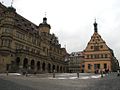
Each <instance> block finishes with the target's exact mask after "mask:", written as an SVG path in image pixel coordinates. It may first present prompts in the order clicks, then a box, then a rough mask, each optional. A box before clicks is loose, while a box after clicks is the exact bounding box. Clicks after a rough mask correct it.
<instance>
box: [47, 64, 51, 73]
mask: <svg viewBox="0 0 120 90" xmlns="http://www.w3.org/2000/svg"><path fill="white" fill-rule="evenodd" d="M48 72H49V73H50V72H51V64H50V63H48Z"/></svg>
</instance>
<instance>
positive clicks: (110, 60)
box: [80, 21, 119, 73]
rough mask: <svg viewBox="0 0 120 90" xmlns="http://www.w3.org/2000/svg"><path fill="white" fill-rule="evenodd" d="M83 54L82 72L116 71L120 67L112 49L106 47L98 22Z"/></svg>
mask: <svg viewBox="0 0 120 90" xmlns="http://www.w3.org/2000/svg"><path fill="white" fill-rule="evenodd" d="M83 53H84V62H83V63H81V64H80V65H81V70H82V72H90V73H91V72H92V73H93V72H100V71H105V70H108V71H116V70H117V68H118V67H119V63H118V60H117V59H116V58H115V56H114V53H113V51H112V49H110V48H109V47H108V46H107V45H106V42H105V41H104V40H103V39H102V37H101V36H100V35H99V33H98V28H97V23H96V21H95V23H94V33H93V35H92V36H91V39H90V41H89V42H88V44H87V47H86V48H85V50H84V51H83Z"/></svg>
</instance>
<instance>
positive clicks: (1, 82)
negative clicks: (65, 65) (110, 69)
mask: <svg viewBox="0 0 120 90" xmlns="http://www.w3.org/2000/svg"><path fill="white" fill-rule="evenodd" d="M75 75H76V74H75V73H74V74H57V75H56V78H52V74H41V75H36V76H34V75H31V76H28V77H25V76H15V75H8V76H6V75H0V90H120V77H117V74H116V73H111V74H109V75H105V76H104V77H103V78H101V77H97V75H94V74H80V77H79V78H77V77H76V78H75ZM92 76H93V77H92ZM95 76H96V77H97V78H94V77H95ZM98 76H99V75H98ZM62 77H63V78H62ZM68 77H69V78H68ZM73 77H74V78H73ZM81 77H88V78H81ZM90 77H91V78H90Z"/></svg>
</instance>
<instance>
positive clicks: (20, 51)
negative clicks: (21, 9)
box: [0, 3, 67, 73]
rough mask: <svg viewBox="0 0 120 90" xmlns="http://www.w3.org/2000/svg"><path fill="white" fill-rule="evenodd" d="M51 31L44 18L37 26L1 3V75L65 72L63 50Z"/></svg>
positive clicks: (64, 51) (64, 50)
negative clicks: (2, 73)
mask: <svg viewBox="0 0 120 90" xmlns="http://www.w3.org/2000/svg"><path fill="white" fill-rule="evenodd" d="M50 29H51V26H50V25H49V24H47V18H46V17H44V18H43V22H42V23H40V24H39V26H37V25H35V24H34V23H32V22H30V21H29V20H27V19H25V18H24V17H22V16H21V15H19V14H17V12H16V10H15V9H14V8H13V7H5V6H4V5H2V4H1V3H0V72H5V71H9V72H19V71H28V72H30V73H33V72H37V73H46V72H53V70H55V71H56V72H66V63H65V61H64V59H65V55H66V53H67V52H66V49H65V48H61V44H59V41H58V38H57V37H56V36H55V34H51V33H50Z"/></svg>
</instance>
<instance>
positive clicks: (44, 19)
mask: <svg viewBox="0 0 120 90" xmlns="http://www.w3.org/2000/svg"><path fill="white" fill-rule="evenodd" d="M43 23H44V24H47V18H46V12H45V17H44V18H43Z"/></svg>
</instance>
